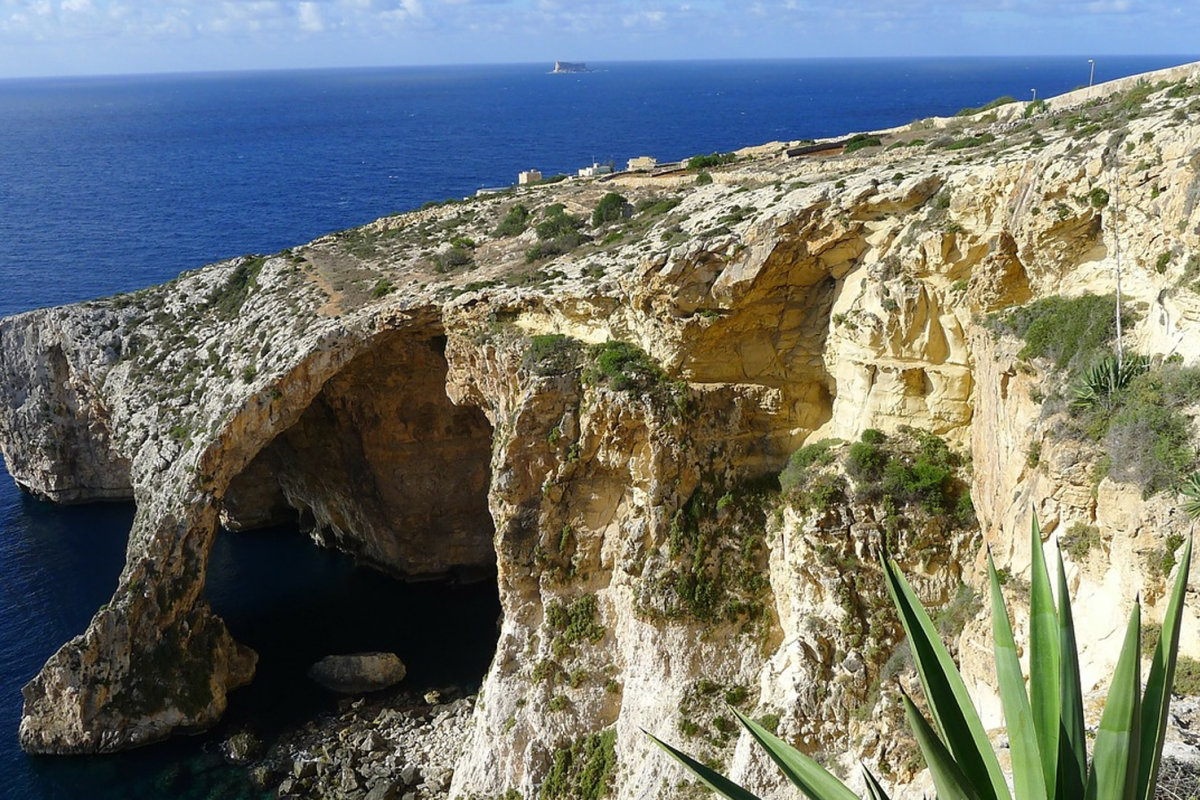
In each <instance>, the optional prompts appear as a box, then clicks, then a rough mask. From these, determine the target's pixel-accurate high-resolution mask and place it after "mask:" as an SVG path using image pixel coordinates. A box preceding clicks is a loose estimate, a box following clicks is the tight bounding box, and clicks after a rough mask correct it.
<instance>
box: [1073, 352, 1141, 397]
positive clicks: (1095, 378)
mask: <svg viewBox="0 0 1200 800" xmlns="http://www.w3.org/2000/svg"><path fill="white" fill-rule="evenodd" d="M1149 368H1150V361H1149V359H1147V358H1146V357H1145V356H1138V355H1131V356H1130V357H1129V358H1126V359H1124V360H1123V361H1119V360H1118V359H1117V357H1116V356H1112V355H1110V356H1105V357H1104V358H1103V359H1101V360H1100V361H1098V362H1097V363H1095V364H1093V365H1092V366H1091V367H1089V368H1088V370H1087V371H1086V372H1084V373H1083V376H1082V378H1081V379H1080V382H1079V385H1078V386H1076V387H1075V397H1074V398H1073V399H1072V400H1071V406H1072V407H1074V408H1083V409H1095V408H1102V409H1104V410H1105V411H1112V409H1113V407H1114V406H1115V405H1116V402H1117V397H1118V395H1119V394H1120V392H1122V391H1124V390H1125V389H1127V388H1128V387H1129V384H1130V383H1132V382H1133V379H1134V378H1136V377H1137V376H1138V375H1141V374H1142V373H1143V372H1145V371H1146V370H1148V369H1149Z"/></svg>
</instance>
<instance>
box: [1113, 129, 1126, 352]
mask: <svg viewBox="0 0 1200 800" xmlns="http://www.w3.org/2000/svg"><path fill="white" fill-rule="evenodd" d="M1112 187H1113V190H1112V201H1113V252H1114V254H1115V256H1116V259H1117V369H1118V370H1121V369H1123V368H1124V367H1125V354H1124V350H1123V348H1122V346H1121V194H1120V192H1121V145H1120V142H1118V143H1117V146H1116V147H1115V148H1113V182H1112Z"/></svg>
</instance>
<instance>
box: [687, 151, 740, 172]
mask: <svg viewBox="0 0 1200 800" xmlns="http://www.w3.org/2000/svg"><path fill="white" fill-rule="evenodd" d="M734 161H737V156H736V155H734V154H733V153H710V154H709V155H706V156H692V157H691V158H689V159H688V160H687V168H688V169H690V170H693V171H694V170H702V169H712V168H713V167H720V166H723V165H725V164H732V163H733V162H734Z"/></svg>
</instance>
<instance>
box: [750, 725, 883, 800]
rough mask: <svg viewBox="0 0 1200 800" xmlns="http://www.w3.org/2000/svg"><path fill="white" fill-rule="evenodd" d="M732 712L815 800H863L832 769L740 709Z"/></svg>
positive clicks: (780, 766) (772, 757)
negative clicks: (825, 766) (826, 767)
mask: <svg viewBox="0 0 1200 800" xmlns="http://www.w3.org/2000/svg"><path fill="white" fill-rule="evenodd" d="M730 711H732V712H733V713H734V715H735V716H736V717H737V718H738V721H739V722H741V723H742V725H743V726H744V727H745V728H746V730H748V731H749V732H750V735H751V736H753V737H754V738H755V739H756V740H758V743H759V744H760V745H762V747H763V749H764V750H766V751H767V755H769V756H770V757H771V760H772V761H774V762H775V763H776V764H777V765H778V766H779V769H780V770H782V771H783V774H784V775H786V776H787V778H788V780H790V781H791V782H792V783H794V784H795V785H796V786H797V788H799V789H800V791H802V792H804V793H805V794H806V795H808V796H809V797H811V798H812V799H813V800H859V797H858V795H856V794H854V792H852V791H850V790H849V789H848V788H846V784H844V783H842V782H841V781H840V780H838V779H837V777H836V776H834V775H833V774H832V773H831V772H830V771H829V770H827V769H825V768H824V767H822V766H821V765H820V764H818V763H817V762H816V761H813V760H812V759H811V758H809V757H808V756H806V755H804V753H801V752H800V751H799V750H797V749H796V748H794V747H792V746H791V745H790V744H788V743H787V742H785V741H784V740H783V739H780V738H779V737H778V736H776V735H775V734H773V733H771V732H770V731H769V730H767V729H766V728H764V727H763V726H761V725H759V724H758V723H757V722H755V721H754V720H752V719H750V718H749V717H747V716H746V715H745V714H743V713H742V712H740V711H738V710H737V709H736V708H731V709H730Z"/></svg>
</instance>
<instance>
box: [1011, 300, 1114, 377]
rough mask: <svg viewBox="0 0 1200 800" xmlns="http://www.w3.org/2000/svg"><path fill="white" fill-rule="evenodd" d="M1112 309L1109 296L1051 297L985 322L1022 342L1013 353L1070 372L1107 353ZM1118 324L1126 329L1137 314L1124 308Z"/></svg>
mask: <svg viewBox="0 0 1200 800" xmlns="http://www.w3.org/2000/svg"><path fill="white" fill-rule="evenodd" d="M1115 309H1116V298H1115V297H1114V296H1113V295H1095V294H1085V295H1080V296H1079V297H1072V298H1067V297H1057V296H1055V297H1046V298H1042V299H1040V300H1035V301H1034V302H1032V303H1029V304H1028V305H1025V306H1022V307H1020V308H1017V309H1014V310H1012V311H1009V312H1007V313H1005V314H995V315H992V316H991V317H990V318H989V319H988V323H989V325H990V326H991V327H992V329H993V330H994V331H997V332H1008V333H1012V334H1014V335H1016V336H1018V337H1020V338H1021V339H1024V340H1025V346H1024V347H1022V348H1021V351H1020V352H1019V353H1018V354H1017V355H1018V356H1019V357H1020V358H1022V359H1033V358H1048V359H1050V360H1051V361H1053V362H1054V365H1055V366H1056V367H1057V368H1059V369H1069V370H1071V372H1072V374H1075V373H1078V372H1082V370H1084V369H1086V368H1087V367H1089V366H1090V365H1091V364H1093V363H1095V362H1096V361H1097V360H1098V359H1099V358H1101V357H1103V356H1105V355H1108V354H1109V353H1110V352H1111V349H1110V346H1109V345H1110V343H1111V342H1112V341H1113V339H1114V338H1115V336H1116V333H1117V325H1116V315H1115V314H1114V311H1115ZM1121 321H1122V324H1123V325H1124V326H1125V327H1126V328H1129V327H1131V326H1132V325H1133V323H1134V322H1136V321H1137V315H1136V314H1135V313H1133V312H1132V311H1130V310H1129V309H1128V308H1123V309H1121Z"/></svg>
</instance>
